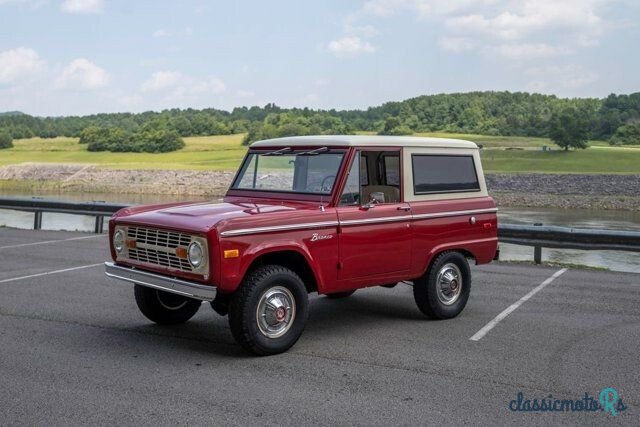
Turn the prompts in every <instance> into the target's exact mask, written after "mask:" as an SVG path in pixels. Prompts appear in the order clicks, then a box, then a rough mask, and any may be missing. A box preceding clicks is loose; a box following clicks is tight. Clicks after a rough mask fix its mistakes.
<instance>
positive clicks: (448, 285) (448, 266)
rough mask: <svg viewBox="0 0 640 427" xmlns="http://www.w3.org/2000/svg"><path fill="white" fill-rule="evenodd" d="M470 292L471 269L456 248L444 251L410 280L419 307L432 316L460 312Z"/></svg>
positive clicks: (447, 315) (449, 315) (447, 316)
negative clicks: (454, 250) (424, 270)
mask: <svg viewBox="0 0 640 427" xmlns="http://www.w3.org/2000/svg"><path fill="white" fill-rule="evenodd" d="M470 292H471V270H470V269H469V263H468V262H467V259H466V258H465V257H464V255H462V254H461V253H459V252H443V253H441V254H440V255H438V256H437V257H436V259H435V260H434V261H433V263H432V264H431V266H430V267H429V269H428V270H427V272H426V273H425V275H424V276H422V277H420V278H419V279H417V280H415V281H414V283H413V297H414V298H415V300H416V304H417V305H418V308H419V309H420V311H422V312H423V313H424V314H425V315H426V316H428V317H430V318H432V319H451V318H453V317H456V316H457V315H458V314H460V313H461V312H462V310H463V309H464V307H465V306H466V305H467V300H468V299H469V293H470Z"/></svg>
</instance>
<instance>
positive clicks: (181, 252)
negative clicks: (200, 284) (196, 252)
mask: <svg viewBox="0 0 640 427" xmlns="http://www.w3.org/2000/svg"><path fill="white" fill-rule="evenodd" d="M176 256H177V257H178V258H180V259H187V248H176Z"/></svg>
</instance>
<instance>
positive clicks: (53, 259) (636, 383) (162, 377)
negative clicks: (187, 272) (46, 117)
mask: <svg viewBox="0 0 640 427" xmlns="http://www.w3.org/2000/svg"><path fill="white" fill-rule="evenodd" d="M107 257H108V253H107V242H106V237H105V236H93V235H87V234H83V233H68V232H47V231H38V232H35V231H27V230H13V229H0V424H3V425H25V424H26V425H32V424H39V425H45V424H47V425H49V424H72V425H78V424H104V425H107V424H109V425H113V424H142V425H158V424H162V425H165V424H222V423H230V424H242V425H247V424H249V425H258V424H260V425H264V424H267V425H281V424H286V425H289V424H310V423H314V424H323V425H329V424H331V425H333V424H338V425H347V424H356V425H388V424H392V425H396V424H405V425H416V424H436V423H438V424H445V425H451V424H461V423H469V424H477V423H482V424H487V423H490V422H494V421H495V420H499V423H500V424H503V423H512V424H542V423H545V424H547V423H554V424H556V423H564V424H584V423H588V424H603V423H605V422H611V421H616V422H618V423H621V424H629V425H638V423H639V422H640V416H639V414H640V372H639V369H638V366H639V361H640V327H639V326H640V275H634V274H624V273H609V272H595V271H586V270H568V271H566V272H565V273H564V274H562V275H560V276H559V277H557V278H556V279H555V280H554V281H553V282H551V283H550V284H548V285H547V286H546V287H544V288H543V289H541V290H540V291H539V292H537V293H536V294H535V295H533V296H531V298H529V299H528V300H527V301H525V302H523V303H522V305H520V306H519V307H517V308H516V309H515V310H514V311H513V312H511V313H510V314H509V315H508V316H507V317H506V318H504V319H503V320H502V321H501V322H499V323H498V324H497V325H496V326H495V327H494V328H493V329H491V330H490V331H489V332H487V334H486V335H485V336H484V337H482V338H481V339H479V340H478V341H472V340H470V338H471V337H472V336H473V335H474V334H476V333H477V332H478V331H479V330H481V328H483V327H484V326H485V325H486V324H487V323H489V322H490V321H491V320H492V319H494V318H495V317H496V316H497V315H498V314H499V313H501V312H502V311H503V310H505V309H507V308H508V307H509V306H511V305H512V304H514V303H516V302H517V301H518V300H520V299H521V298H522V297H523V296H525V295H527V294H528V293H529V292H531V291H532V290H533V289H535V288H536V287H538V286H539V285H540V284H541V283H543V282H544V281H545V280H546V279H547V278H549V277H550V276H552V275H553V274H554V273H556V272H557V271H558V268H549V267H534V266H520V265H507V264H491V265H488V266H482V267H474V269H473V274H474V283H473V291H472V296H471V299H470V300H469V304H468V305H467V308H466V310H465V311H464V313H463V314H462V315H461V316H460V317H459V318H457V319H454V320H449V321H441V322H437V321H429V320H424V319H423V317H422V316H421V315H420V313H419V312H418V310H417V309H416V308H415V306H414V303H413V298H412V293H411V288H410V287H409V286H405V285H399V286H397V287H396V288H394V289H386V288H373V289H367V290H361V291H358V292H357V293H356V294H355V295H353V296H352V297H350V298H348V299H346V300H329V299H326V298H323V297H317V296H313V297H312V299H311V300H312V301H311V312H310V321H309V324H308V325H307V328H306V330H305V333H304V334H303V336H302V338H301V339H300V341H299V342H298V343H297V345H296V346H295V347H294V348H293V349H292V350H291V351H289V352H288V353H286V354H283V355H279V356H272V357H267V358H256V357H252V356H248V355H247V354H245V353H244V352H243V351H242V350H241V349H240V348H239V347H238V346H237V345H236V344H235V343H234V341H233V339H232V337H231V334H230V332H229V329H228V327H227V319H226V318H223V317H220V316H218V315H216V314H215V313H214V312H213V311H212V310H211V308H210V307H208V306H207V305H203V306H202V308H201V310H200V311H199V312H198V314H197V315H196V316H195V317H194V318H193V319H192V320H191V321H190V322H189V323H187V324H185V325H181V326H176V327H160V326H156V325H153V324H151V323H149V322H148V321H147V320H146V319H145V318H144V317H143V316H142V315H141V314H140V313H139V312H138V310H137V308H136V306H135V303H134V300H133V290H132V288H131V287H130V286H127V285H125V284H118V283H115V282H111V281H107V279H105V278H104V276H103V270H102V267H101V266H92V265H94V264H98V263H101V262H102V261H104V260H105V259H107ZM86 266H88V267H86ZM75 267H84V268H80V269H73V270H69V269H72V268H75ZM60 270H63V271H60ZM56 271H57V272H56ZM51 272H54V273H52V274H48V273H51ZM604 387H614V388H616V390H617V391H618V392H619V393H620V394H621V396H622V398H623V401H624V404H625V405H626V406H627V410H626V411H624V412H622V413H621V415H620V416H618V417H616V418H613V417H612V416H611V415H609V414H606V413H595V414H593V413H588V414H587V413H544V414H535V413H516V412H511V411H510V410H509V403H510V401H511V400H513V399H515V398H516V395H517V393H518V392H522V393H523V395H524V397H525V399H526V398H529V399H533V398H547V397H548V396H549V395H550V394H551V395H553V397H554V399H555V398H560V399H581V398H582V397H583V396H584V393H585V392H589V394H590V395H591V396H596V398H597V396H598V393H599V392H600V390H602V389H603V388H604Z"/></svg>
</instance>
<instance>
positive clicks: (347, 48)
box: [327, 36, 376, 56]
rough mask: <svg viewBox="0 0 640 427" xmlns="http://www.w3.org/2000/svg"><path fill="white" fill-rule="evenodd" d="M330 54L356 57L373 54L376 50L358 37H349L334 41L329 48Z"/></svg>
mask: <svg viewBox="0 0 640 427" xmlns="http://www.w3.org/2000/svg"><path fill="white" fill-rule="evenodd" d="M327 48H328V49H329V52H331V53H333V54H334V55H336V56H355V55H359V54H361V53H373V52H375V51H376V48H375V47H374V46H373V45H372V44H371V43H369V42H368V41H366V40H362V39H361V38H360V37H358V36H347V37H343V38H341V39H338V40H333V41H332V42H330V43H329V45H328V46H327Z"/></svg>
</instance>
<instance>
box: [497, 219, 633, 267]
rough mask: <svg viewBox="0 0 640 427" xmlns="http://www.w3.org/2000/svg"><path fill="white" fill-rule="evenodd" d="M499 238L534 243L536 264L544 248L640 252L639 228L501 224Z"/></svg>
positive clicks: (503, 241)
mask: <svg viewBox="0 0 640 427" xmlns="http://www.w3.org/2000/svg"><path fill="white" fill-rule="evenodd" d="M498 240H499V241H500V242H501V243H511V244H514V245H523V246H533V247H534V252H533V258H534V262H535V263H536V264H540V263H541V262H542V248H562V249H582V250H588V251H590V250H612V251H631V252H640V232H638V231H626V230H599V229H589V228H569V227H556V226H543V225H542V224H535V225H533V226H531V225H516V224H499V226H498Z"/></svg>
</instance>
